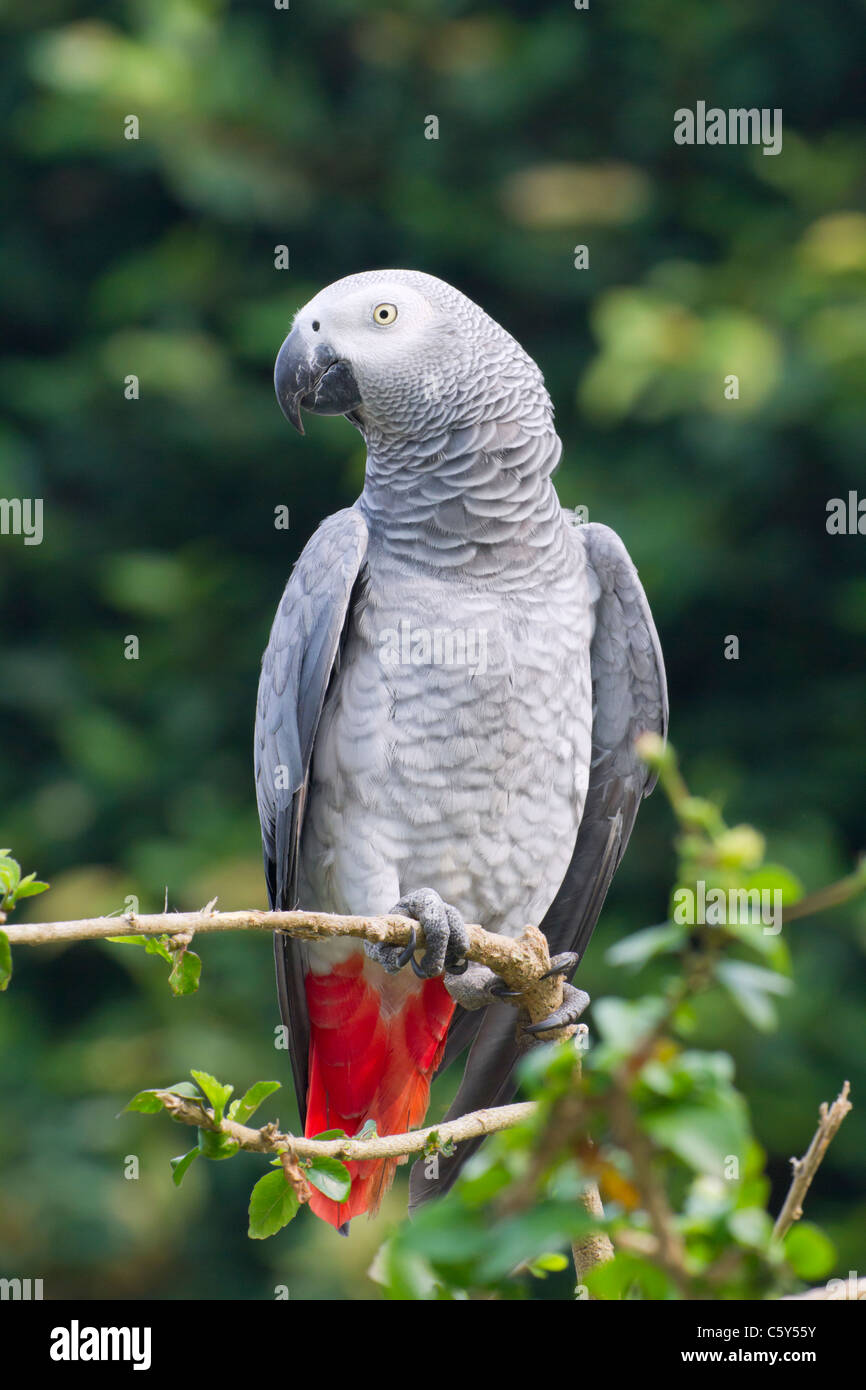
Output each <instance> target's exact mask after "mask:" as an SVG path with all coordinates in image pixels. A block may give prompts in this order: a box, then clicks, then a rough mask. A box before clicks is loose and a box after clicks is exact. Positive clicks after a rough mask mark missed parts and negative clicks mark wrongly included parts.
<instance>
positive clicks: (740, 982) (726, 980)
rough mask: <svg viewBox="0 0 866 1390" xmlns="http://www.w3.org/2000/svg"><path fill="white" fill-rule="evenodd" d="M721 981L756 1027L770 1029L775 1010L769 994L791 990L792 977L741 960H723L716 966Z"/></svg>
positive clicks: (774, 1018) (772, 1024)
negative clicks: (790, 978)
mask: <svg viewBox="0 0 866 1390" xmlns="http://www.w3.org/2000/svg"><path fill="white" fill-rule="evenodd" d="M716 975H717V976H718V979H719V982H720V984H722V985H724V987H725V989H726V990H727V991H728V993H729V994H730V996H731V998H732V999H733V1001H734V1003H735V1004H736V1005H737V1007H738V1008H739V1009H740V1012H741V1013H742V1014H743V1015H744V1016H745V1017H746V1018H747V1019H748V1020H749V1022H750V1023H751V1024H753V1025H754V1027H755V1028H759V1029H760V1030H761V1031H762V1032H764V1033H766V1032H769V1031H770V1030H771V1029H772V1028H773V1027H774V1026H775V1023H776V1010H775V1008H774V1007H773V1004H772V1002H771V1000H770V999H769V997H768V996H769V995H770V994H790V992H791V988H792V986H791V981H790V980H789V979H788V978H787V977H786V976H785V975H779V974H777V973H776V971H775V970H764V968H763V967H762V966H760V965H750V964H749V963H748V962H747V961H744V960H724V961H721V962H720V963H719V965H717V967H716Z"/></svg>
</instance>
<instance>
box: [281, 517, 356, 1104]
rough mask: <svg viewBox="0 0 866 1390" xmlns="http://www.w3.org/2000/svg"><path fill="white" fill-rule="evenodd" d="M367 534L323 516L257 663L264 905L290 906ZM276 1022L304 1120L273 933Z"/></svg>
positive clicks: (295, 1037)
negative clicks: (313, 771) (312, 779)
mask: <svg viewBox="0 0 866 1390" xmlns="http://www.w3.org/2000/svg"><path fill="white" fill-rule="evenodd" d="M366 553H367V527H366V524H365V522H364V519H363V517H362V516H361V514H360V512H358V511H356V510H355V509H354V508H349V509H347V510H346V511H341V512H336V513H335V514H334V515H333V516H330V517H328V519H327V521H325V522H323V523H322V525H321V526H320V527H319V529H318V530H317V531H316V532H315V534H314V535H313V536H312V538H311V539H310V541H309V543H308V544H307V546H306V547H305V549H304V551H303V553H302V554H301V557H300V559H299V560H298V563H297V564H296V565H295V568H294V570H293V571H292V574H291V577H290V579H289V582H288V584H287V585H286V588H285V592H284V593H283V597H282V600H281V602H280V606H279V608H278V609H277V614H276V617H275V618H274V623H273V627H272V628H271V635H270V640H269V642H268V645H267V648H266V650H265V654H264V657H263V658H262V673H261V678H260V680H259V695H258V703H257V706H256V727H255V773H256V799H257V801H258V808H259V820H260V822H261V827H262V849H263V853H264V861H265V878H266V880H267V887H268V900H269V902H270V905H271V907H272V908H277V909H280V910H283V911H291V910H292V909H293V908H295V907H297V905H298V852H299V846H300V840H301V832H302V829H303V823H304V809H305V805H306V799H307V789H308V785H309V776H310V765H311V762H312V757H313V748H314V745H315V739H316V731H317V729H318V727H319V720H320V718H321V714H322V708H323V706H324V703H325V697H326V695H327V691H328V685H329V683H330V680H331V677H332V674H333V672H334V670H335V669H336V667H337V665H338V663H339V658H340V649H341V644H342V641H343V638H344V635H345V632H346V627H347V623H348V620H349V617H350V614H351V610H352V605H353V601H354V596H355V595H356V593H357V590H358V585H359V583H360V576H361V574H362V570H363V565H364V560H365V556H366ZM274 956H275V960H276V969H277V992H278V995H279V1004H280V1015H281V1017H282V1020H283V1023H284V1024H285V1026H286V1028H287V1029H288V1035H289V1053H290V1056H291V1063H292V1073H293V1076H294V1081H295V1090H296V1093H297V1100H298V1109H299V1111H300V1114H301V1121H302V1122H303V1119H304V1113H305V1110H306V1097H307V1082H308V1076H307V1065H308V1056H309V1041H310V1025H309V1019H308V1017H307V1001H306V995H305V991H304V963H303V947H302V945H301V943H300V942H297V941H293V940H291V938H289V937H284V936H279V935H275V937H274Z"/></svg>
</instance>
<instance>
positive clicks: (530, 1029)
mask: <svg viewBox="0 0 866 1390" xmlns="http://www.w3.org/2000/svg"><path fill="white" fill-rule="evenodd" d="M572 1021H573V1020H571V1019H569V1018H565V1019H562V1018H557V1017H556V1014H551V1015H550V1018H545V1019H544V1020H543V1021H542V1022H541V1023H528V1024H526V1026H525V1027H524V1029H523V1031H524V1033H549V1032H550V1031H551V1030H552V1029H553V1028H567V1027H568V1026H569V1024H570V1023H571V1022H572Z"/></svg>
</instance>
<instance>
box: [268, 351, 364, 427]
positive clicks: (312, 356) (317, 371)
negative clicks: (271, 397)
mask: <svg viewBox="0 0 866 1390" xmlns="http://www.w3.org/2000/svg"><path fill="white" fill-rule="evenodd" d="M274 388H275V390H276V393H277V400H278V401H279V403H280V409H281V410H282V412H283V414H284V415H285V417H286V419H287V420H288V421H290V423H291V424H293V425H294V427H295V429H296V430H297V431H298V433H299V434H303V433H304V426H303V423H302V421H301V406H303V407H304V409H305V410H310V411H313V412H314V413H316V414H319V415H345V414H346V412H347V411H349V410H355V409H357V407H358V406H359V405H360V404H361V400H360V396H359V394H358V385H357V382H356V381H355V378H354V376H353V375H352V371H351V368H350V367H349V366H348V364H347V363H345V362H341V361H340V360H339V358H338V357H337V354H336V353H335V352H334V351H333V349H332V348H331V347H329V346H328V344H327V343H326V342H315V343H312V342H310V341H309V338H308V337H307V335H306V334H305V333H304V332H303V331H302V329H301V328H300V327H296V328H293V329H292V331H291V333H290V334H289V336H288V337H287V338H286V340H285V342H284V343H283V345H282V347H281V348H280V350H279V353H278V354H277V361H276V365H275V367H274Z"/></svg>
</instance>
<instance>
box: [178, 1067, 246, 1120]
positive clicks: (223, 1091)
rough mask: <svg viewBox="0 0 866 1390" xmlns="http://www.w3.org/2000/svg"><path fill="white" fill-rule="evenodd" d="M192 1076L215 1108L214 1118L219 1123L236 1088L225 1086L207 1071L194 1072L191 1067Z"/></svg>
mask: <svg viewBox="0 0 866 1390" xmlns="http://www.w3.org/2000/svg"><path fill="white" fill-rule="evenodd" d="M189 1074H190V1076H191V1077H192V1078H193V1080H194V1081H197V1082H198V1084H199V1086H200V1087H201V1089H202V1090H203V1091H204V1093H205V1095H206V1096H207V1098H208V1100H209V1101H210V1103H211V1105H212V1106H213V1117H214V1119H215V1120H216V1121H217V1122H219V1121H220V1120H221V1119H222V1117H223V1110H224V1109H225V1106H226V1103H227V1101H228V1098H229V1096H230V1095H231V1094H232V1092H233V1091H234V1089H235V1088H234V1086H228V1085H226V1086H224V1085H223V1084H222V1082H221V1081H217V1079H216V1077H215V1076H211V1074H210V1072H207V1071H194V1070H193V1069H192V1067H190V1073H189Z"/></svg>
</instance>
